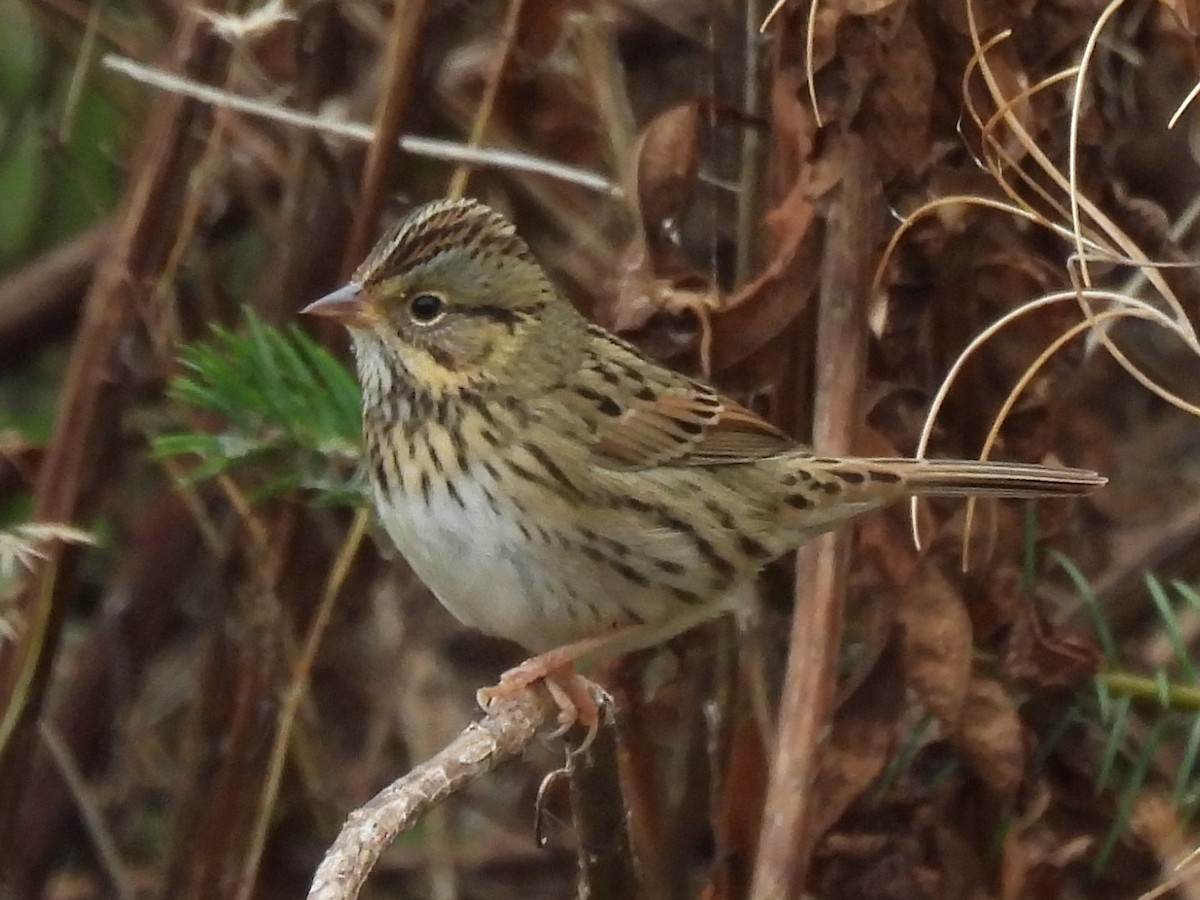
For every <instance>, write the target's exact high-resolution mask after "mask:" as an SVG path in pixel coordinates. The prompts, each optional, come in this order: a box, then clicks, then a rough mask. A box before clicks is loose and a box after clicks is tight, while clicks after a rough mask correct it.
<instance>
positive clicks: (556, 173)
mask: <svg viewBox="0 0 1200 900" xmlns="http://www.w3.org/2000/svg"><path fill="white" fill-rule="evenodd" d="M103 65H104V66H105V67H106V68H109V69H112V70H113V71H114V72H121V73H122V74H125V75H128V76H129V77H130V78H133V79H135V80H137V81H141V82H143V83H145V84H148V85H151V86H152V87H157V88H160V89H162V90H165V91H170V92H171V93H174V94H179V95H181V96H185V97H192V98H194V99H196V100H201V101H203V102H205V103H209V104H211V105H213V106H217V107H221V108H225V109H232V110H236V111H237V112H242V113H247V114H249V115H254V116H259V117H261V118H264V119H269V120H271V121H274V122H279V123H280V124H283V125H291V126H294V127H296V128H308V129H311V130H313V131H319V132H321V133H322V134H324V135H327V136H330V137H339V138H346V139H349V140H353V141H359V142H361V143H369V142H371V141H373V140H374V139H375V131H374V129H372V128H371V126H369V125H364V124H362V123H361V122H346V121H339V120H336V119H329V118H325V117H323V116H313V115H309V114H307V113H302V112H299V111H297V110H294V109H287V108H285V107H282V106H277V105H274V104H271V103H265V102H263V101H261V100H254V99H253V98H250V97H242V96H239V95H238V94H234V93H231V92H229V91H225V90H221V89H220V88H214V87H212V86H210V85H206V84H202V83H200V82H198V81H193V80H190V79H187V78H181V77H179V76H178V75H173V74H171V73H170V72H164V71H162V70H161V69H155V68H154V67H152V66H144V65H142V64H141V63H137V62H134V61H133V60H131V59H126V58H125V57H122V56H115V55H112V54H109V55H108V56H105V57H104V59H103ZM398 142H399V145H400V149H401V150H403V151H404V152H406V153H411V154H412V155H413V156H423V157H426V158H428V159H440V160H443V161H445V162H466V163H470V164H472V165H475V166H480V167H487V168H491V169H505V170H511V171H515V172H526V173H529V174H533V175H545V176H546V177H547V178H555V179H558V180H559V181H564V182H566V183H568V184H574V185H577V186H579V187H582V188H586V189H587V190H589V191H595V192H597V193H600V194H606V195H608V196H610V197H620V196H621V195H622V191H621V187H620V185H617V184H615V183H614V182H612V181H611V180H610V179H608V178H606V177H604V176H603V175H601V174H599V173H597V172H591V171H588V170H587V169H580V168H577V167H575V166H569V165H566V164H564V163H558V162H555V161H554V160H550V159H544V158H542V157H538V156H532V155H530V154H528V153H519V152H517V151H514V150H505V149H501V148H497V147H488V148H482V149H477V148H472V147H467V146H465V145H464V144H461V143H457V142H455V141H441V140H436V139H434V138H426V137H419V136H417V135H409V134H405V135H401V136H400V137H399V139H398Z"/></svg>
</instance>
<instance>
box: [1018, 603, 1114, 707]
mask: <svg viewBox="0 0 1200 900" xmlns="http://www.w3.org/2000/svg"><path fill="white" fill-rule="evenodd" d="M1026 599H1027V602H1026V603H1025V604H1024V605H1022V606H1021V607H1020V608H1019V609H1018V610H1017V612H1016V618H1015V621H1014V622H1013V626H1012V632H1011V634H1010V635H1009V638H1008V645H1007V647H1005V651H1004V670H1005V672H1006V674H1007V675H1008V676H1009V677H1010V678H1012V679H1014V680H1015V681H1017V682H1018V683H1020V684H1022V685H1025V686H1028V687H1030V688H1032V689H1035V690H1036V689H1038V688H1072V687H1076V686H1078V685H1079V683H1080V682H1081V681H1083V680H1084V679H1086V678H1090V677H1091V676H1092V675H1094V674H1095V673H1096V672H1098V671H1099V670H1100V665H1101V663H1103V662H1104V655H1103V654H1102V653H1101V652H1100V648H1099V647H1097V646H1096V642H1095V640H1092V639H1090V638H1089V637H1088V636H1087V635H1084V634H1081V633H1077V634H1066V635H1059V634H1054V633H1053V632H1051V630H1050V624H1049V623H1048V622H1047V621H1046V619H1045V617H1043V616H1042V614H1041V612H1040V611H1039V610H1038V609H1037V608H1036V606H1034V604H1033V601H1032V600H1031V599H1029V598H1026Z"/></svg>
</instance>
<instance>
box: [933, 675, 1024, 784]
mask: <svg viewBox="0 0 1200 900" xmlns="http://www.w3.org/2000/svg"><path fill="white" fill-rule="evenodd" d="M951 740H952V741H953V743H954V745H955V746H956V747H957V748H958V750H959V752H960V753H961V754H962V756H963V759H964V760H966V762H967V765H968V766H970V768H971V771H972V772H973V773H975V775H976V776H977V777H978V778H979V779H980V780H981V781H982V782H983V783H984V784H986V785H987V786H988V787H989V788H990V789H991V791H992V792H993V793H994V794H995V795H996V796H997V797H1001V798H1005V797H1012V796H1014V795H1015V793H1016V790H1017V788H1018V787H1020V784H1021V777H1022V774H1023V772H1024V771H1025V745H1024V742H1023V740H1022V738H1021V720H1020V718H1019V717H1018V715H1017V705H1016V703H1015V702H1014V701H1013V698H1012V697H1011V696H1010V695H1009V693H1008V690H1007V689H1006V688H1005V687H1004V685H1002V684H1001V683H1000V682H999V681H996V680H995V679H992V678H986V677H980V676H977V677H975V678H972V679H971V680H970V684H969V686H968V689H967V692H966V698H965V702H964V703H963V706H962V713H961V715H960V716H959V720H958V728H957V729H956V730H955V731H954V732H953V733H952V734H951Z"/></svg>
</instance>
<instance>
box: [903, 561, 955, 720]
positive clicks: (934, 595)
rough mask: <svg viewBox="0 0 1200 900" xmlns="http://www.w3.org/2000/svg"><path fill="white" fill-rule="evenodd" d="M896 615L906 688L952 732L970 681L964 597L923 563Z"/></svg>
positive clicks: (906, 588)
mask: <svg viewBox="0 0 1200 900" xmlns="http://www.w3.org/2000/svg"><path fill="white" fill-rule="evenodd" d="M897 615H898V618H899V620H900V621H901V622H902V623H903V624H904V628H905V635H904V651H905V666H906V668H907V670H908V678H909V683H910V684H911V685H912V687H913V689H914V690H915V691H916V692H917V694H918V695H919V696H920V698H921V701H922V702H923V703H924V704H925V705H926V706H927V707H928V708H929V711H930V712H931V713H933V714H934V715H935V716H936V717H937V718H938V720H939V721H940V722H941V723H942V725H943V726H944V727H946V728H947V729H953V728H954V727H955V726H956V725H957V724H958V722H959V720H960V716H961V714H962V710H963V704H964V703H965V702H966V698H967V691H968V686H969V684H970V678H971V654H972V630H971V619H970V616H968V615H967V610H966V607H965V606H964V604H963V600H962V597H960V596H959V594H958V592H957V591H956V590H954V588H953V586H952V585H951V584H950V582H948V581H947V580H946V578H945V576H943V575H942V573H941V572H939V571H937V569H936V568H934V566H933V565H932V564H931V563H929V562H928V561H927V560H921V561H920V562H919V563H918V564H917V567H916V570H915V572H914V575H913V578H912V580H911V581H909V582H908V583H906V584H905V585H904V586H903V590H902V591H901V594H900V604H899V607H898V609H897Z"/></svg>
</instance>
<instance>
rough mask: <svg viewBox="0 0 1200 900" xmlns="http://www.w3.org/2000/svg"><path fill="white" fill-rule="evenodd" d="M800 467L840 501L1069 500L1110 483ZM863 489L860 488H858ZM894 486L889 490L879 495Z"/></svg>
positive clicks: (995, 469)
mask: <svg viewBox="0 0 1200 900" xmlns="http://www.w3.org/2000/svg"><path fill="white" fill-rule="evenodd" d="M803 468H804V469H805V470H807V471H808V473H809V475H810V476H814V477H815V479H816V480H818V481H821V482H828V481H833V482H835V483H837V482H840V487H841V491H839V493H842V494H843V496H844V497H847V498H849V497H852V496H853V495H854V494H858V493H860V492H861V493H863V494H869V493H874V494H876V495H878V494H880V493H887V494H892V496H901V495H906V494H920V495H924V496H939V497H1071V496H1079V495H1082V494H1090V493H1091V492H1092V491H1094V490H1096V489H1097V488H1099V487H1101V486H1103V485H1104V484H1107V483H1108V479H1107V478H1105V477H1104V476H1103V475H1099V474H1097V473H1096V472H1092V471H1089V470H1087V469H1067V468H1056V467H1053V466H1040V465H1035V464H1032V463H1012V462H975V461H971V460H962V459H846V460H834V459H822V458H819V457H813V458H809V459H807V460H804V461H803ZM860 485H861V487H859V486H860ZM883 485H894V488H893V490H891V491H880V487H882V486H883Z"/></svg>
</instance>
